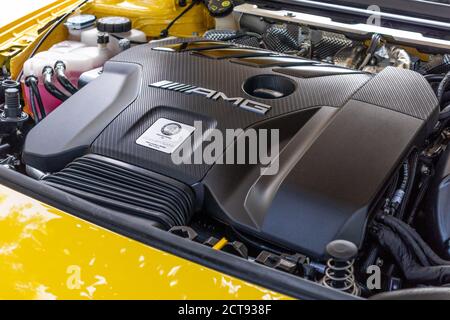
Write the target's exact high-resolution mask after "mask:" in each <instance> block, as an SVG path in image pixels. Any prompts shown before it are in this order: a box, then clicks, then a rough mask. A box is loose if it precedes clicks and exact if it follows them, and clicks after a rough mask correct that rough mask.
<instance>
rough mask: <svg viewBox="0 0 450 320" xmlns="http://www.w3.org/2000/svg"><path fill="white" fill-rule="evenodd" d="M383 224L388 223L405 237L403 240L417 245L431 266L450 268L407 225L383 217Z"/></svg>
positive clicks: (394, 219) (392, 218) (449, 262)
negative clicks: (405, 239)
mask: <svg viewBox="0 0 450 320" xmlns="http://www.w3.org/2000/svg"><path fill="white" fill-rule="evenodd" d="M385 223H390V225H391V226H393V227H394V228H395V229H396V231H397V232H399V234H401V235H405V238H406V237H408V238H411V239H412V241H414V242H415V243H417V245H418V246H420V248H421V250H422V252H423V253H424V254H425V255H426V256H427V258H428V260H429V261H430V263H431V264H433V265H445V266H450V261H446V260H444V259H441V258H440V257H439V256H438V255H437V254H436V253H435V252H434V251H433V250H432V249H431V248H430V247H429V246H428V244H426V242H425V241H424V240H423V239H422V237H421V236H420V235H419V234H418V233H417V232H416V231H415V230H414V229H413V228H411V227H410V226H409V225H407V224H406V223H404V222H403V221H400V220H398V219H396V218H394V217H390V216H386V217H385Z"/></svg>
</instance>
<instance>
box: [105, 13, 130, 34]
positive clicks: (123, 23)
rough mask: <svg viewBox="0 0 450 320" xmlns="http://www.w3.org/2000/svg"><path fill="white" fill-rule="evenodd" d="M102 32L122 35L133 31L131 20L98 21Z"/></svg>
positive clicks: (120, 18) (108, 19) (111, 18)
mask: <svg viewBox="0 0 450 320" xmlns="http://www.w3.org/2000/svg"><path fill="white" fill-rule="evenodd" d="M97 29H98V31H100V32H108V33H122V32H128V31H130V30H131V20H130V19H128V18H125V17H105V18H101V19H98V20H97Z"/></svg>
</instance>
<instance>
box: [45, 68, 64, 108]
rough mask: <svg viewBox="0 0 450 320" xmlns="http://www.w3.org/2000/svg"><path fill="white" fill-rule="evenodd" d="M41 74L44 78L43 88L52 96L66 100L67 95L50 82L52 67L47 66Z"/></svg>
mask: <svg viewBox="0 0 450 320" xmlns="http://www.w3.org/2000/svg"><path fill="white" fill-rule="evenodd" d="M42 76H43V78H44V86H45V89H46V90H47V91H48V93H50V94H51V95H52V96H54V97H55V98H56V99H58V100H61V101H66V100H67V99H68V98H69V97H68V96H67V95H65V94H64V93H63V92H62V91H60V90H59V89H58V88H57V87H56V86H55V85H54V84H53V82H52V76H53V68H52V67H50V66H47V67H45V68H44V70H43V71H42Z"/></svg>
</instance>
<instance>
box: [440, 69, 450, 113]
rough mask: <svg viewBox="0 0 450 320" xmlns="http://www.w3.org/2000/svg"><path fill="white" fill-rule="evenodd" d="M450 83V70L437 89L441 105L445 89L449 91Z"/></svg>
mask: <svg viewBox="0 0 450 320" xmlns="http://www.w3.org/2000/svg"><path fill="white" fill-rule="evenodd" d="M449 85H450V72H447V74H446V75H445V76H444V78H443V79H442V81H441V83H440V84H439V87H438V89H437V97H438V101H439V105H442V103H443V100H444V93H445V91H447V89H448V87H449Z"/></svg>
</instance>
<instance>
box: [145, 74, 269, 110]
mask: <svg viewBox="0 0 450 320" xmlns="http://www.w3.org/2000/svg"><path fill="white" fill-rule="evenodd" d="M149 86H150V87H153V88H160V89H165V90H170V91H178V92H182V93H185V94H198V95H201V96H204V97H205V98H207V99H211V100H215V101H218V100H223V101H226V102H230V103H231V104H233V105H235V106H237V107H239V108H241V109H244V110H248V111H252V112H256V113H260V114H265V113H266V112H267V111H269V110H270V109H271V108H272V107H271V106H269V105H267V104H264V103H261V102H258V101H253V100H249V99H245V98H242V97H231V98H229V97H228V96H227V95H226V94H225V93H223V92H220V91H215V90H212V89H207V88H202V87H197V86H192V85H188V84H184V83H178V82H173V81H168V80H163V81H159V82H155V83H152V84H150V85H149Z"/></svg>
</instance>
